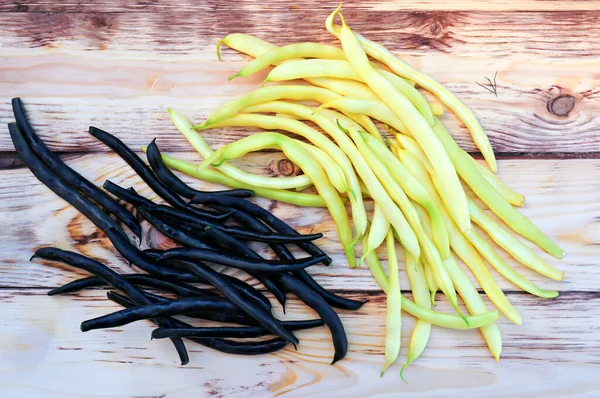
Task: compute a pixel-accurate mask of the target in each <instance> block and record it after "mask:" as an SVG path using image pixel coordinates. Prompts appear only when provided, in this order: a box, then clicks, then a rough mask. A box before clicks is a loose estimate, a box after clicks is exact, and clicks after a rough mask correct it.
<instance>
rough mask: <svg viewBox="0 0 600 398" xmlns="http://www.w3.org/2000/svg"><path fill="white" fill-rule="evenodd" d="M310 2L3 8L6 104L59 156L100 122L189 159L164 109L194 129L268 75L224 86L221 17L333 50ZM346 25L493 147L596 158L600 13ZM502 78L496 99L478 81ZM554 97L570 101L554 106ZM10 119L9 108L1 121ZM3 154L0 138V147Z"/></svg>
mask: <svg viewBox="0 0 600 398" xmlns="http://www.w3.org/2000/svg"><path fill="white" fill-rule="evenodd" d="M309 3H310V5H311V7H302V6H300V5H299V6H298V7H292V5H290V4H288V3H285V2H281V3H275V5H273V6H271V7H261V8H260V9H258V8H256V7H252V3H244V2H241V3H240V2H234V1H231V2H215V3H213V4H209V5H207V6H206V7H205V8H204V9H201V10H198V11H197V12H189V11H188V12H184V11H181V10H173V9H161V10H162V11H161V12H156V13H152V12H124V13H115V12H101V13H92V12H86V13H83V12H81V11H86V10H88V8H86V7H83V8H82V9H81V10H79V12H57V13H50V14H47V13H34V12H28V13H23V12H7V13H2V14H1V15H2V18H3V33H4V34H3V35H1V36H0V51H1V54H2V55H3V56H2V57H1V58H0V70H1V71H2V72H1V74H0V79H1V82H2V84H3V88H4V89H5V92H6V93H7V95H8V96H21V97H23V98H24V99H25V100H26V102H27V104H28V109H29V110H30V112H31V114H32V116H33V117H34V123H35V125H36V126H37V127H40V131H41V133H42V134H43V136H44V137H45V138H49V142H50V143H51V144H52V145H53V147H54V148H55V149H59V150H60V149H63V150H64V149H66V150H79V151H91V150H100V149H101V146H99V145H98V144H97V143H95V142H94V140H92V139H90V137H89V136H87V133H86V131H87V126H88V125H89V124H90V123H95V124H100V125H101V126H103V127H105V128H106V129H109V130H111V131H118V132H119V133H120V134H122V135H123V136H124V137H125V139H126V141H128V142H130V143H135V144H136V145H139V144H143V143H146V142H147V141H148V140H149V134H156V132H158V131H160V132H161V133H162V136H163V137H164V138H165V140H167V142H166V145H167V146H168V148H169V149H172V150H179V151H183V150H186V148H187V144H186V142H185V140H184V139H183V138H182V137H181V136H180V135H179V134H178V133H177V132H176V131H175V130H174V129H173V128H172V127H171V125H170V121H169V120H168V117H167V114H166V113H165V108H166V107H167V106H172V107H174V108H176V109H179V110H181V111H184V112H186V113H187V114H188V115H189V116H190V117H192V118H193V119H194V120H196V121H198V122H201V121H202V120H203V119H205V118H206V117H207V116H208V115H209V114H210V112H211V111H212V110H214V109H215V108H216V106H217V105H219V104H222V103H225V102H227V101H229V100H231V99H233V98H235V97H237V96H240V95H242V94H243V93H248V92H250V91H251V90H252V89H255V88H257V87H258V86H259V84H260V82H261V81H262V80H263V78H264V76H265V74H264V73H261V74H257V75H256V76H254V77H252V78H246V79H236V80H235V81H233V82H227V76H229V75H232V74H234V73H235V72H236V71H238V70H239V69H240V68H241V67H242V66H243V65H244V62H245V59H246V58H245V57H243V56H240V55H237V54H234V53H233V52H231V51H225V57H224V58H225V61H222V62H219V61H217V59H216V55H215V51H214V48H215V44H216V42H217V41H218V40H219V39H220V38H222V37H223V36H225V35H226V34H228V33H230V32H232V28H231V24H230V22H229V18H221V17H220V15H221V14H220V13H221V12H225V10H226V12H227V14H228V15H230V17H231V18H234V19H235V20H236V21H237V23H236V30H235V31H240V32H244V33H252V34H256V35H258V36H260V37H264V38H267V39H269V40H272V41H273V42H275V43H277V44H285V43H290V42H292V41H297V40H312V41H324V42H327V43H333V42H334V41H333V40H332V38H331V36H330V35H329V34H328V33H327V32H326V31H325V28H324V23H323V21H324V18H325V16H326V15H327V13H328V12H329V10H330V7H329V6H318V4H317V3H311V2H309ZM284 6H285V7H284ZM286 7H287V9H286ZM319 7H324V8H322V9H321V8H319ZM374 7H375V8H376V7H377V6H374ZM347 16H348V17H349V21H350V23H351V24H352V26H353V27H354V28H355V29H357V30H358V31H360V32H362V33H364V34H365V35H367V36H368V37H370V38H373V39H376V40H378V41H380V42H382V43H383V44H385V45H387V46H389V47H390V49H392V50H394V51H397V52H399V53H401V54H402V55H403V58H405V59H406V60H407V61H409V62H410V63H412V64H413V65H415V66H417V67H419V68H420V69H421V70H423V71H424V72H427V73H429V74H431V75H432V76H434V77H435V78H437V79H438V80H440V81H442V82H443V83H445V84H447V85H448V87H449V88H451V89H452V90H453V91H454V92H455V93H456V94H457V95H458V96H459V98H461V99H462V100H464V101H465V102H466V103H467V104H468V105H469V106H470V107H472V108H473V109H474V110H475V111H476V113H477V115H478V117H479V119H480V120H481V122H482V125H483V126H484V127H485V129H486V131H487V132H488V134H489V136H490V140H491V142H492V144H493V146H494V148H495V150H496V151H498V152H545V153H547V152H599V151H600V139H599V138H598V135H597V134H595V132H596V131H597V130H598V129H600V121H599V120H600V119H599V118H598V114H599V111H600V105H599V104H600V101H598V93H599V90H598V86H599V82H600V77H599V76H598V74H597V73H596V72H595V71H596V70H597V57H596V56H597V54H598V53H599V52H600V34H599V28H598V26H597V24H596V21H597V20H598V19H599V18H600V10H598V11H586V12H579V13H578V12H572V11H569V12H525V13H514V12H446V11H443V12H435V13H422V12H412V13H406V12H401V11H376V10H371V11H364V12H363V11H362V9H360V12H359V10H358V9H354V8H352V7H348V13H347ZM176 21H185V23H177V22H176ZM449 65H452V67H448V66H449ZM48 70H52V74H51V75H48V73H46V71H48ZM107 70H109V71H110V73H109V74H107V73H106V71H107ZM496 71H498V80H497V82H498V98H496V97H494V96H493V95H492V94H491V93H489V92H487V91H485V90H484V89H482V88H481V87H479V86H478V85H477V84H476V83H475V82H476V81H477V82H480V83H485V80H484V76H489V77H492V76H493V75H494V73H495V72H496ZM561 96H563V97H562V98H565V97H564V96H569V97H566V99H565V102H562V106H561V100H557V98H559V97H561ZM571 100H572V101H573V102H572V103H571V102H570V101H571ZM553 101H554V102H553ZM106 115H112V116H111V117H110V118H107V117H106ZM9 119H10V107H9V105H8V104H7V103H5V102H4V103H3V104H1V105H0V122H1V123H5V122H7V121H8V120H9ZM445 119H446V120H447V122H448V125H449V127H450V129H451V131H452V132H453V133H454V134H455V135H456V136H457V140H458V141H459V143H460V144H461V145H463V146H464V147H465V148H467V149H468V150H473V149H474V146H473V145H472V142H471V138H470V136H469V135H468V134H467V133H466V131H464V129H463V128H462V127H461V126H460V125H459V123H458V122H456V121H455V120H454V118H453V117H452V116H450V115H449V116H447V117H446V118H445ZM124 126H127V127H128V128H124ZM57 131H61V132H68V133H69V134H68V135H64V134H63V135H58V134H56V132H57ZM242 132H243V130H241V129H237V130H221V131H220V132H219V133H218V134H214V135H211V136H210V138H209V141H210V142H212V143H217V144H222V143H224V142H228V141H230V140H233V139H235V138H239V137H240V135H241V134H242ZM64 137H69V138H68V139H66V138H64ZM11 148H12V146H11V144H10V140H9V139H8V136H7V135H6V134H5V132H2V133H1V134H0V151H7V150H11Z"/></svg>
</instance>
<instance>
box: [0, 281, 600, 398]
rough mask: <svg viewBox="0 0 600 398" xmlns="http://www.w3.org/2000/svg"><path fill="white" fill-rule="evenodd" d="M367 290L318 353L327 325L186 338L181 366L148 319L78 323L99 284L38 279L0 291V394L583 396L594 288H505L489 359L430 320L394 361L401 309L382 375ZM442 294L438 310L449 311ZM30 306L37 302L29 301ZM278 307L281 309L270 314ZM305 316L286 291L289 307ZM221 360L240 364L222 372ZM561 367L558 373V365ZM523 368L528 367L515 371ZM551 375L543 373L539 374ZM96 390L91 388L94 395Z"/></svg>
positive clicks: (374, 303)
mask: <svg viewBox="0 0 600 398" xmlns="http://www.w3.org/2000/svg"><path fill="white" fill-rule="evenodd" d="M352 297H353V298H358V299H364V298H367V299H368V300H369V302H368V303H367V304H366V305H365V306H364V307H363V308H362V309H361V310H359V311H357V312H345V311H342V312H341V317H342V321H343V323H344V326H345V328H346V330H347V333H348V341H349V353H348V356H347V357H346V359H344V360H342V361H340V362H338V363H337V364H336V365H335V366H331V365H329V362H330V361H331V355H332V353H333V349H332V347H331V341H330V336H329V333H328V331H327V330H326V329H325V328H324V327H321V328H318V329H314V330H310V331H301V332H298V337H299V339H300V345H299V346H298V351H297V352H296V351H294V350H293V348H291V347H288V348H286V349H284V351H281V352H279V353H276V354H273V355H266V356H259V357H246V358H240V357H234V356H231V355H225V354H220V353H216V352H214V351H212V350H209V349H206V348H204V347H201V346H197V345H195V344H193V343H189V344H188V348H189V350H190V359H191V361H190V364H189V365H188V366H184V367H180V366H178V364H177V358H176V355H175V353H174V351H173V349H172V346H171V345H170V344H169V343H168V342H167V341H165V340H154V341H150V332H151V330H152V328H153V326H152V325H151V324H149V323H147V322H138V323H135V324H131V325H127V326H125V327H122V328H117V329H111V330H97V331H92V332H88V333H81V332H80V331H79V323H80V322H81V321H83V320H85V319H89V318H91V317H96V316H100V315H103V314H106V313H109V312H112V311H115V310H117V309H118V308H119V307H117V306H116V305H115V304H113V303H111V302H109V301H108V300H107V299H106V297H105V293H104V291H103V290H94V291H89V292H86V293H85V294H84V295H83V296H70V297H66V296H65V297H47V296H45V295H43V294H42V292H40V291H39V290H19V291H0V311H1V312H2V314H3V321H4V323H5V324H6V326H4V327H3V328H0V351H1V352H3V355H2V356H0V390H2V391H3V392H6V393H8V394H9V395H7V396H17V395H18V396H25V395H26V396H28V397H29V396H33V397H41V396H44V397H52V398H53V397H75V396H77V397H80V396H87V394H90V393H92V392H93V394H94V395H95V394H100V396H102V397H123V396H144V397H148V396H151V397H165V398H173V397H177V398H179V397H198V396H201V397H279V396H286V397H308V396H310V397H314V396H319V397H331V396H336V397H365V396H369V397H389V396H397V395H398V394H402V396H408V397H423V396H427V397H448V396H464V395H465V394H468V395H471V396H478V397H484V396H485V397H498V398H500V397H514V396H542V395H543V396H545V397H594V396H597V395H598V394H600V382H599V381H598V380H597V378H596V377H595V374H597V372H598V370H599V368H600V363H599V362H598V358H597V355H596V352H597V350H598V341H597V338H596V337H597V333H598V326H597V322H595V319H597V318H598V317H599V316H600V310H599V309H598V308H600V302H599V300H600V296H598V294H584V293H570V294H565V295H563V296H561V297H560V298H558V299H556V300H553V301H549V302H547V305H540V303H539V300H537V299H534V298H531V297H529V296H525V295H519V296H518V297H515V299H516V302H517V305H518V306H519V307H523V308H524V312H525V315H526V319H527V321H526V323H525V324H524V325H523V326H520V327H518V326H514V325H512V324H509V323H507V322H505V321H501V322H500V328H501V329H502V332H503V337H504V350H503V355H502V358H501V359H500V362H499V363H496V362H495V361H494V359H493V358H492V357H491V356H490V354H489V353H488V351H487V349H486V348H485V346H484V343H483V340H482V338H481V336H480V334H479V333H478V332H477V331H475V330H470V331H453V330H441V329H439V328H434V329H433V333H432V337H431V340H430V343H429V346H428V347H427V349H426V351H425V353H424V355H423V357H422V358H421V359H419V360H418V361H417V362H415V363H414V364H413V365H411V367H409V368H408V369H407V370H406V372H405V377H407V379H408V381H409V384H404V383H402V381H401V380H400V379H399V377H398V374H397V372H398V371H399V369H400V366H401V365H402V361H403V360H404V359H405V357H406V349H407V346H408V337H409V336H410V330H411V329H412V326H413V325H414V322H413V319H412V318H411V317H409V316H404V317H403V321H404V322H403V325H402V327H403V348H402V353H401V358H400V360H399V363H398V364H395V365H393V366H392V367H391V368H390V369H389V370H388V372H387V373H386V374H385V376H384V377H383V378H380V377H379V372H380V370H381V367H382V365H383V342H384V332H385V327H384V322H383V319H384V318H385V315H384V314H385V298H384V296H382V295H362V294H358V295H353V296H352ZM446 307H447V306H446V305H445V304H440V310H442V311H451V310H450V309H449V308H446ZM32 308H37V309H42V308H43V311H37V312H35V313H33V312H32V311H31V309H32ZM279 315H281V314H279ZM313 316H314V313H312V311H310V310H308V309H306V307H304V306H303V305H301V303H299V302H298V301H297V300H296V299H290V300H289V306H288V315H287V318H288V319H308V318H311V317H313ZM232 369H244V371H243V372H236V374H235V375H233V374H232V373H231V370H232ZM558 374H560V377H557V375H558ZM524 375H527V376H526V377H524ZM550 380H552V382H549V381H550ZM95 396H98V395H95Z"/></svg>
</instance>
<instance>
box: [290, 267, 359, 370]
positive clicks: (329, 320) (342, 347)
mask: <svg viewBox="0 0 600 398" xmlns="http://www.w3.org/2000/svg"><path fill="white" fill-rule="evenodd" d="M279 280H280V282H281V283H282V285H283V286H284V287H285V288H286V289H288V290H289V291H291V292H292V293H294V294H295V295H296V296H298V298H299V299H300V300H302V301H303V302H304V303H305V304H306V305H308V306H309V307H310V308H312V309H313V310H315V311H316V312H317V314H319V316H320V317H321V319H322V320H323V322H325V324H326V325H327V327H328V328H329V330H330V332H331V337H332V339H333V346H334V348H335V354H334V356H333V361H332V362H331V364H332V365H333V364H334V363H336V362H337V361H339V360H340V359H342V358H344V357H345V356H346V352H347V351H348V340H347V338H346V332H345V331H344V325H342V321H341V320H340V317H339V316H338V314H336V313H335V311H334V310H333V309H332V308H331V307H330V306H329V305H328V304H327V303H326V302H325V300H324V299H323V298H322V297H321V296H319V295H318V294H317V293H315V292H313V291H312V290H311V289H309V288H308V287H307V286H306V285H305V284H303V283H302V282H300V281H299V280H298V279H296V278H294V277H293V276H291V275H287V274H283V275H281V277H280V279H279Z"/></svg>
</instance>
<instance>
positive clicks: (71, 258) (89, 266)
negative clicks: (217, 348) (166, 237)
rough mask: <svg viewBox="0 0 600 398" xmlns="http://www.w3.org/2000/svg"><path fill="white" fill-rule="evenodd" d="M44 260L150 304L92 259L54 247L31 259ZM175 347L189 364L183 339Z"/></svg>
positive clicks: (163, 321) (169, 324) (163, 322)
mask: <svg viewBox="0 0 600 398" xmlns="http://www.w3.org/2000/svg"><path fill="white" fill-rule="evenodd" d="M36 257H39V258H43V259H45V260H50V261H58V262H61V263H65V264H69V265H71V266H73V267H76V268H79V269H83V270H85V271H87V272H89V273H91V274H93V275H95V276H98V277H100V278H102V279H104V280H105V281H106V282H107V283H108V284H110V285H111V286H113V287H114V288H115V289H118V290H120V291H122V292H123V293H125V294H126V295H127V296H129V297H131V299H132V300H133V301H134V302H135V303H136V304H141V305H145V304H150V300H149V299H148V298H147V297H146V296H145V295H144V293H143V292H142V291H141V290H139V289H138V288H137V287H135V286H134V285H132V284H131V283H129V282H128V281H127V280H126V279H124V278H122V277H121V276H120V275H119V274H117V273H116V272H114V271H113V270H111V269H110V268H108V267H107V266H106V265H104V264H102V263H100V262H98V261H96V260H93V259H91V258H88V257H85V256H83V255H81V254H77V253H73V252H68V251H65V250H61V249H57V248H54V247H45V248H41V249H38V250H37V251H36V252H35V253H34V254H33V256H31V259H33V258H36ZM31 259H30V260H31ZM156 323H157V325H159V326H161V325H164V326H167V327H172V326H173V320H172V319H168V318H167V319H161V320H157V321H156ZM171 341H172V342H173V345H174V346H175V349H176V350H177V353H178V354H179V358H180V360H181V364H182V365H185V364H187V363H188V362H189V357H188V354H187V350H186V348H185V345H184V344H183V341H182V340H181V339H177V338H175V339H172V340H171Z"/></svg>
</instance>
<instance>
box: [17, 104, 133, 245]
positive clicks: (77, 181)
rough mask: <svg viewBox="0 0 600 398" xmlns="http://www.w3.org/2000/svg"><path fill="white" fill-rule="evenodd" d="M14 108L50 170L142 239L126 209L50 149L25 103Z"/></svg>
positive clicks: (25, 134)
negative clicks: (25, 107) (40, 134)
mask: <svg viewBox="0 0 600 398" xmlns="http://www.w3.org/2000/svg"><path fill="white" fill-rule="evenodd" d="M12 108H13V113H14V115H15V119H16V121H17V125H18V126H19V129H20V130H21V132H22V133H23V136H24V138H25V139H26V140H27V141H28V142H29V145H30V147H31V149H32V151H33V152H34V153H35V154H36V155H37V156H38V157H39V158H40V159H41V160H42V161H43V162H44V163H46V165H47V166H48V167H49V168H50V170H52V172H53V173H55V174H57V175H58V176H59V177H60V178H61V179H62V180H63V181H64V182H65V183H66V184H67V185H69V186H71V187H73V188H74V189H77V190H78V191H80V192H81V193H82V194H83V195H85V196H86V197H88V198H90V199H93V200H94V201H95V202H96V203H98V204H99V205H100V206H102V207H104V208H105V209H106V211H108V212H109V213H112V214H114V215H115V217H117V219H119V220H120V221H121V222H122V223H123V224H125V225H127V227H128V228H129V229H130V230H131V231H132V232H133V233H134V234H136V235H137V236H138V237H140V238H141V233H142V230H141V227H140V224H139V223H138V221H137V220H136V219H135V217H134V216H133V215H132V214H131V213H129V211H128V210H127V209H126V208H125V207H123V206H121V205H120V204H119V203H118V202H117V201H115V200H114V199H113V198H111V197H110V196H109V195H107V194H106V193H105V192H104V191H102V190H101V189H100V188H98V187H97V186H96V185H94V184H93V183H91V182H90V181H88V180H87V179H85V178H84V177H83V176H81V174H79V173H78V172H76V171H75V170H73V169H72V168H70V167H69V166H67V165H66V164H65V163H64V162H63V161H62V160H61V159H60V158H59V157H58V156H57V155H55V154H54V153H53V152H52V151H50V149H48V147H47V146H46V144H44V142H43V141H42V140H41V139H40V138H39V137H38V135H37V134H36V133H35V131H33V128H32V127H31V124H30V123H29V120H28V119H27V116H26V115H25V110H24V109H23V102H22V101H21V99H20V98H13V99H12Z"/></svg>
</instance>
